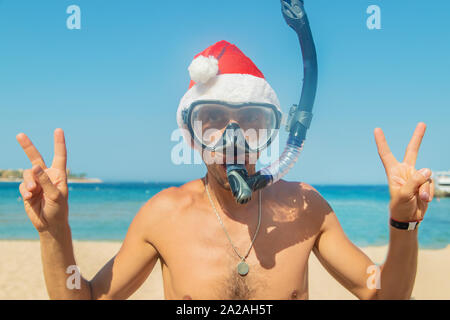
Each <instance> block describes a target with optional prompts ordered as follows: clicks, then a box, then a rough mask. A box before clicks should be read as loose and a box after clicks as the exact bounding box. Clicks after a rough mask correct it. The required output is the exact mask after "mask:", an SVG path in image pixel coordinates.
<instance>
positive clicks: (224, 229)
mask: <svg viewBox="0 0 450 320" xmlns="http://www.w3.org/2000/svg"><path fill="white" fill-rule="evenodd" d="M205 189H206V194H207V195H208V198H209V202H210V203H211V206H212V207H213V209H214V213H215V214H216V216H217V219H218V220H219V222H220V225H221V226H222V228H223V231H225V234H226V236H227V238H228V241H230V244H231V247H232V248H233V250H234V252H235V253H236V254H237V255H238V256H239V258H241V261H245V259H247V257H248V255H249V253H250V251H251V250H252V247H253V243H254V242H255V239H256V236H257V235H258V232H259V226H260V224H261V190H259V194H258V198H259V199H258V226H257V227H256V231H255V234H254V235H253V239H252V243H251V244H250V247H249V248H248V250H247V254H246V255H245V256H243V257H242V256H241V255H240V254H239V252H238V251H237V249H236V247H235V246H234V244H233V242H232V241H231V238H230V235H229V234H228V232H227V229H226V228H225V225H224V224H223V221H222V219H221V218H220V215H219V212H218V211H217V209H216V206H215V205H214V202H213V201H212V199H211V195H210V193H209V188H208V180H207V176H205Z"/></svg>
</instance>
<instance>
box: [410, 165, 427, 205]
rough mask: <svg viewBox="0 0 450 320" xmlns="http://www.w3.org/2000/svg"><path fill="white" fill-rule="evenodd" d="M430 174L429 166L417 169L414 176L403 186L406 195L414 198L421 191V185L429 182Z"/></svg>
mask: <svg viewBox="0 0 450 320" xmlns="http://www.w3.org/2000/svg"><path fill="white" fill-rule="evenodd" d="M430 176H431V170H430V169H428V168H423V169H420V170H419V171H416V172H415V173H414V174H413V175H412V177H411V178H409V179H408V181H406V184H405V185H404V187H403V188H404V195H405V196H406V197H408V198H410V199H411V198H413V197H414V196H415V195H416V194H417V192H418V191H419V188H420V186H421V185H423V184H424V183H425V182H427V181H428V179H429V178H430Z"/></svg>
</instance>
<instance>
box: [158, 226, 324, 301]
mask: <svg viewBox="0 0 450 320" xmlns="http://www.w3.org/2000/svg"><path fill="white" fill-rule="evenodd" d="M191 228H194V225H190V224H187V225H184V228H183V229H178V232H177V237H173V238H172V239H170V241H169V240H167V241H165V242H164V244H162V245H161V249H160V254H161V256H162V268H163V279H164V291H165V296H166V298H168V299H302V298H307V297H308V281H307V279H308V269H307V266H308V258H309V254H310V252H311V249H312V247H313V244H314V239H315V237H314V235H311V236H309V237H305V236H295V235H294V234H292V233H291V232H290V231H292V230H289V228H287V229H283V226H279V227H278V228H279V229H278V230H277V228H274V227H268V226H266V225H264V224H262V225H261V228H260V232H259V234H258V236H257V238H256V240H255V242H254V244H253V247H252V249H251V251H250V254H249V255H248V256H247V258H246V259H245V262H246V264H247V265H248V266H249V272H248V274H247V275H245V276H242V275H240V274H239V273H238V269H237V267H238V264H239V263H240V262H241V261H242V259H241V257H242V256H244V255H245V254H246V252H247V250H248V248H249V246H250V244H251V236H252V234H251V232H246V230H245V227H243V228H241V229H235V230H234V232H230V238H231V239H232V240H233V244H234V246H235V248H236V250H237V252H238V253H239V255H240V256H241V257H239V256H238V255H237V254H236V252H235V251H234V250H233V248H232V246H231V244H230V242H229V240H228V238H227V237H226V235H225V234H224V232H223V230H222V229H221V228H215V227H213V228H208V227H207V226H206V227H204V228H198V226H197V227H196V228H195V229H191ZM250 229H251V228H250Z"/></svg>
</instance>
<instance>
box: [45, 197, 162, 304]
mask: <svg viewBox="0 0 450 320" xmlns="http://www.w3.org/2000/svg"><path fill="white" fill-rule="evenodd" d="M152 214H153V213H152V212H151V200H150V201H149V202H148V203H147V204H146V205H145V206H144V207H143V208H142V209H141V210H140V211H139V213H138V214H137V215H136V217H135V218H134V219H133V221H132V223H131V225H130V227H129V229H128V232H127V235H126V237H125V240H124V242H123V244H122V246H121V248H120V250H119V252H118V253H117V255H116V256H115V257H113V258H112V259H111V260H110V261H109V262H108V263H107V264H106V265H105V266H103V268H102V269H101V270H100V271H99V272H98V273H97V274H96V275H95V277H94V278H93V279H92V280H90V281H89V280H87V279H85V278H84V277H82V276H81V275H80V277H81V278H80V288H72V287H73V286H67V280H68V278H69V276H70V274H67V273H66V270H67V268H68V267H69V266H73V265H75V257H74V253H73V247H72V239H71V235H70V227H69V225H66V226H64V227H61V228H59V229H58V230H59V231H58V232H52V233H49V232H45V233H43V234H40V242H41V255H42V264H43V269H44V276H45V282H46V286H47V291H48V294H49V297H50V298H51V299H126V298H128V297H129V296H130V295H132V294H133V293H134V292H135V291H136V290H137V289H138V288H139V287H140V286H141V285H142V283H143V282H144V281H145V280H146V279H147V277H148V276H149V274H150V273H151V271H152V270H153V267H154V266H155V264H156V262H157V260H158V253H157V251H156V249H155V248H154V247H153V245H152V244H151V243H149V242H148V240H147V239H146V233H145V232H146V229H147V230H148V226H149V224H150V223H151V216H152Z"/></svg>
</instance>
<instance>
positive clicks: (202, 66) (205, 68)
mask: <svg viewBox="0 0 450 320" xmlns="http://www.w3.org/2000/svg"><path fill="white" fill-rule="evenodd" d="M188 70H189V75H190V76H191V79H192V81H194V82H197V83H203V84H205V83H207V82H208V81H209V80H211V78H213V77H215V76H216V75H217V73H218V72H219V61H218V60H217V59H216V57H214V56H208V57H205V56H202V55H200V56H198V57H197V58H195V59H194V60H193V61H192V62H191V64H190V65H189V67H188Z"/></svg>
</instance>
